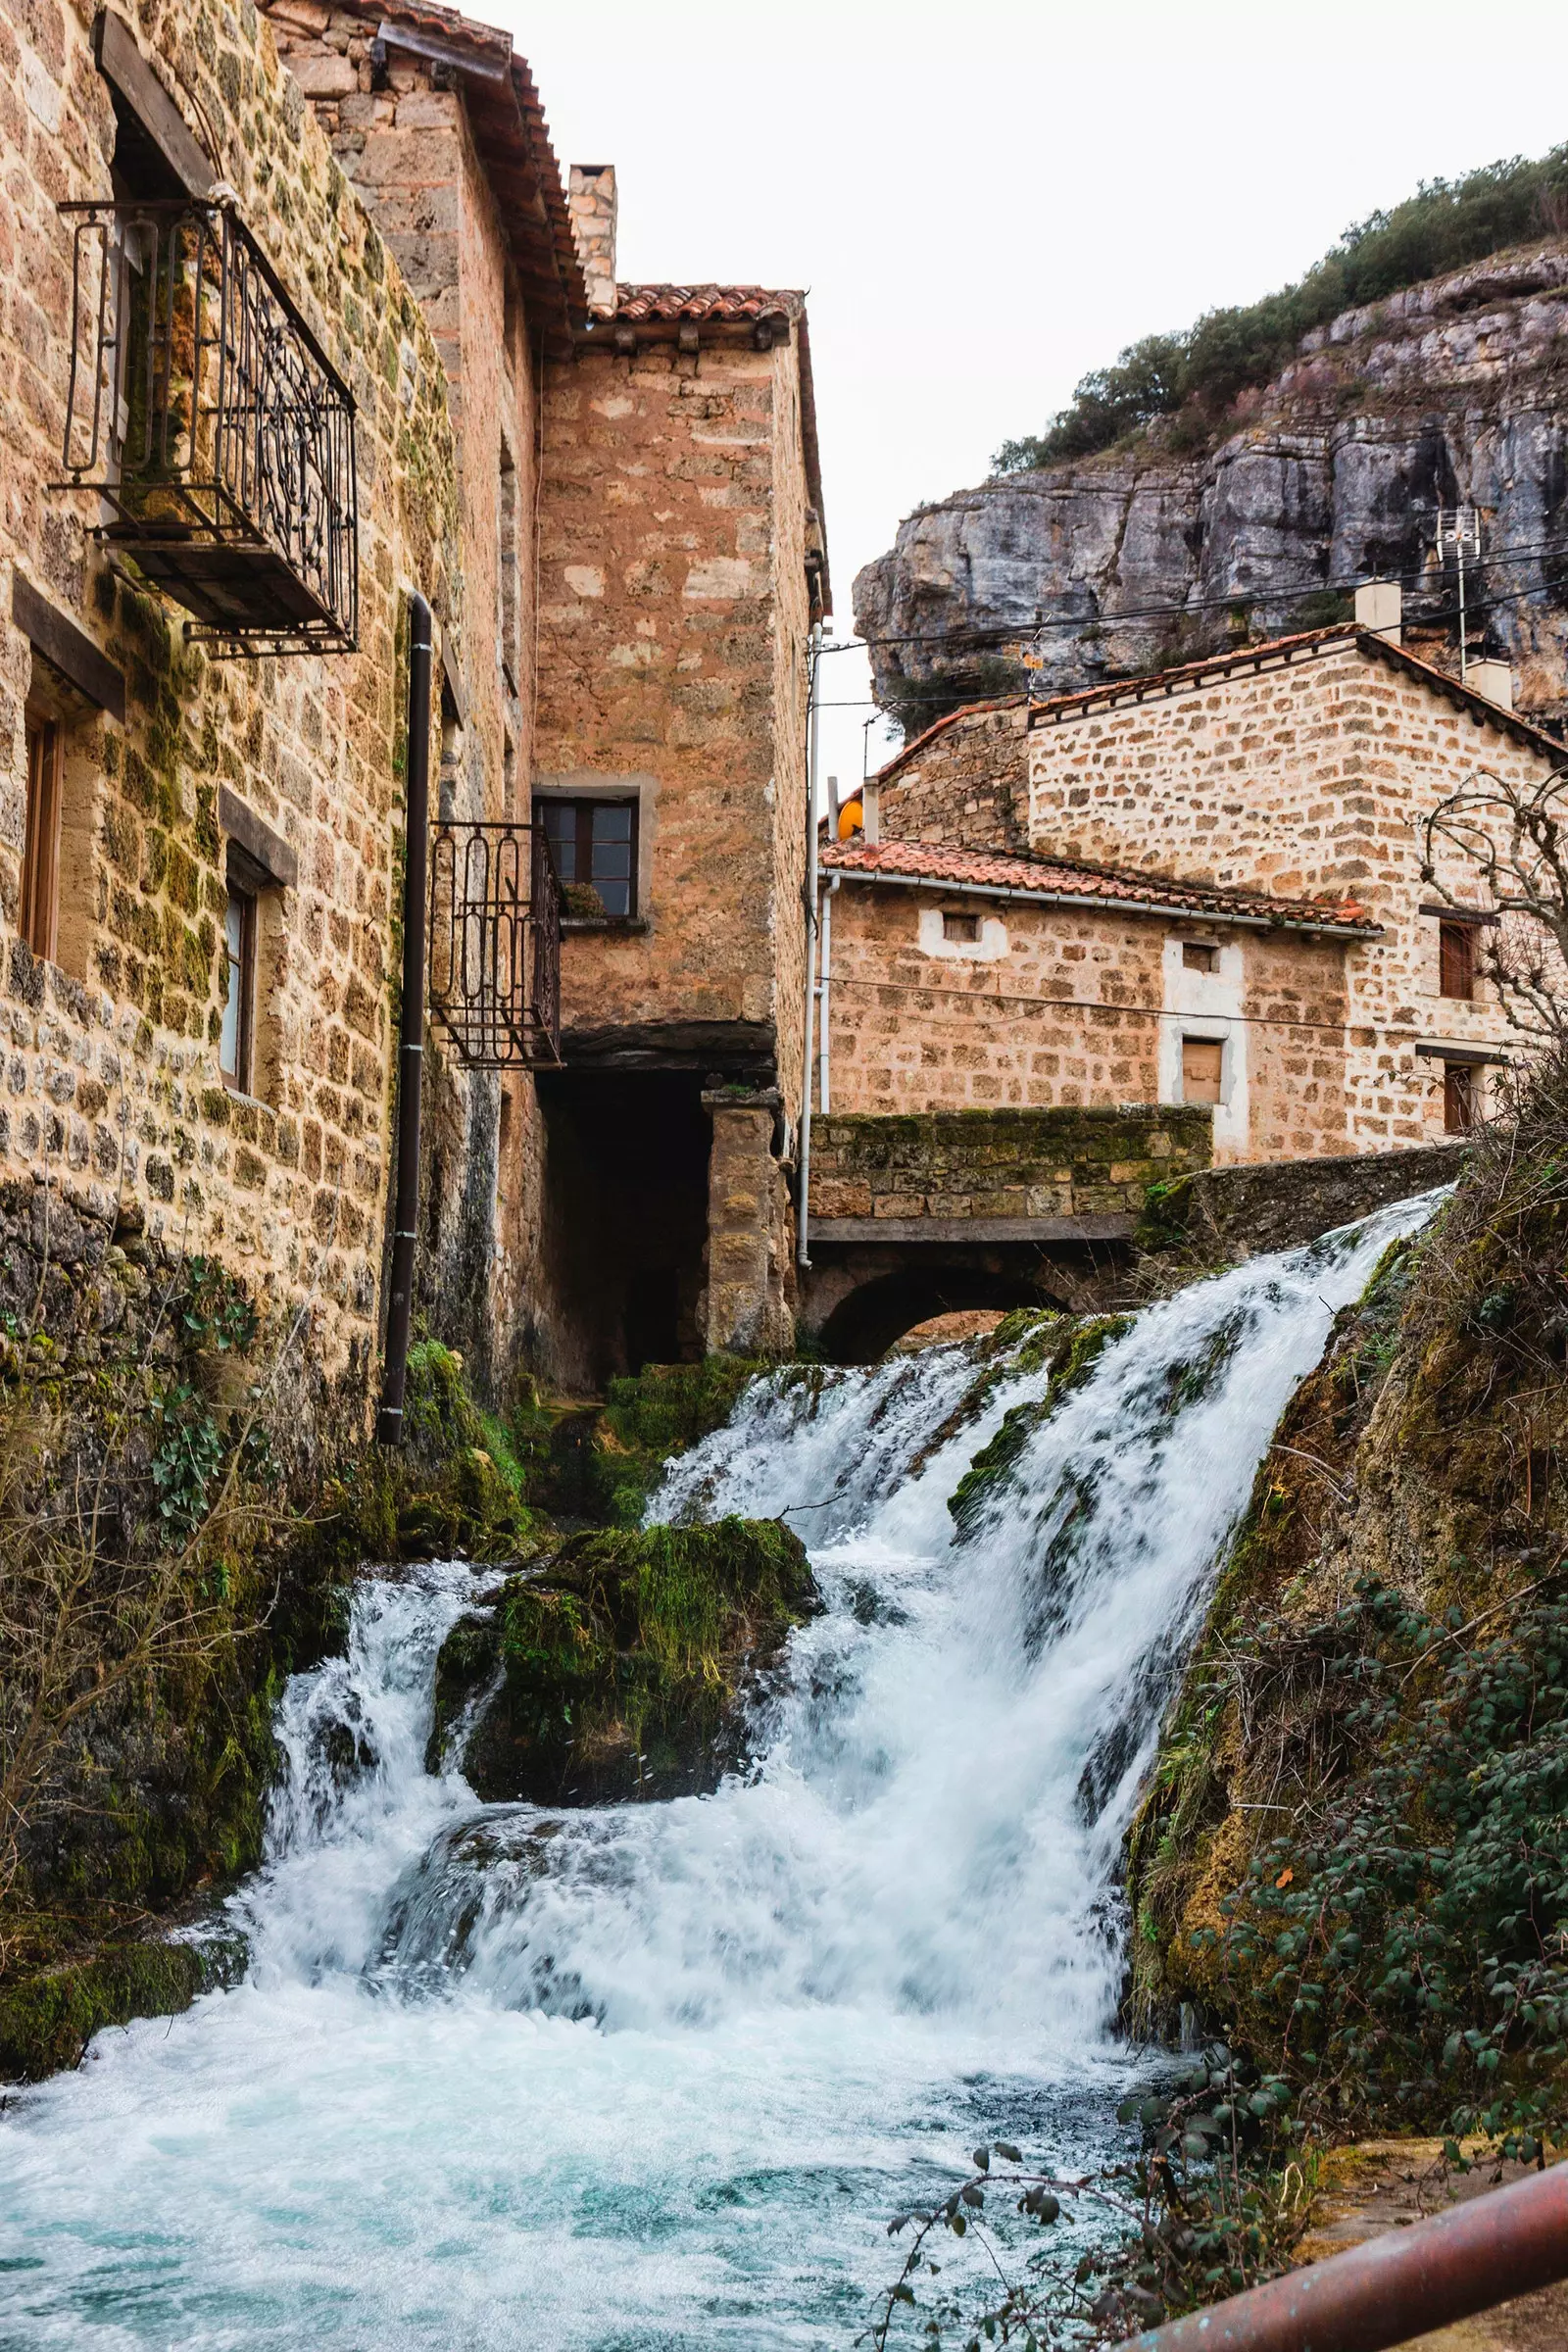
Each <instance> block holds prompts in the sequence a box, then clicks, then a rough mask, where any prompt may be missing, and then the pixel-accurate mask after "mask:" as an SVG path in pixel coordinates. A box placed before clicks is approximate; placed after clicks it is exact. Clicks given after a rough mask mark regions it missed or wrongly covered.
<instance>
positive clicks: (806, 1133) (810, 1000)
mask: <svg viewBox="0 0 1568 2352" xmlns="http://www.w3.org/2000/svg"><path fill="white" fill-rule="evenodd" d="M821 667H822V623H821V622H820V621H819V620H816V621H813V622H812V623H811V652H810V672H809V675H810V685H809V689H808V693H807V701H806V730H807V746H808V749H807V785H806V1068H805V1072H804V1080H805V1083H804V1084H803V1086H802V1089H801V1146H800V1169H799V1180H800V1198H799V1200H798V1201H797V1203H796V1210H795V1262H796V1264H797V1265H798V1266H809V1264H810V1262H811V1237H810V1230H809V1220H810V1213H811V1212H810V1199H811V1032H812V1026H813V1015H814V1013H815V1010H816V970H815V965H816V894H817V855H816V769H817V760H818V757H819V754H820V749H821V732H822V721H821V714H820V711H819V709H818V705H817V683H818V679H819V677H820V674H821Z"/></svg>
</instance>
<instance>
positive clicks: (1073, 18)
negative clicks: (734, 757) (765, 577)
mask: <svg viewBox="0 0 1568 2352" xmlns="http://www.w3.org/2000/svg"><path fill="white" fill-rule="evenodd" d="M466 7H467V12H468V13H469V14H471V15H474V16H478V17H483V18H486V19H493V21H495V22H497V23H501V24H504V25H507V26H508V28H509V29H510V30H511V32H512V34H513V36H514V39H515V42H516V45H517V47H518V49H519V50H520V51H521V52H522V54H523V55H524V56H525V57H526V58H527V59H528V61H529V64H530V65H531V67H532V69H533V73H534V77H535V80H536V82H537V84H538V87H539V91H540V95H541V97H542V99H543V101H544V107H545V112H546V115H547V116H548V118H549V122H550V125H551V131H552V135H553V138H554V142H555V148H556V153H557V155H558V157H559V158H560V160H561V164H562V167H563V172H564V169H565V167H566V166H567V165H568V164H571V163H593V164H603V163H613V165H614V166H615V168H616V174H617V181H618V187H619V197H620V224H619V257H618V274H619V275H620V277H621V278H622V279H624V280H627V281H637V280H642V281H647V280H653V279H665V280H674V281H676V282H682V283H690V282H693V281H701V280H705V279H719V280H723V281H730V282H734V281H741V282H745V283H750V284H762V285H769V286H798V287H802V288H804V289H805V290H806V291H807V293H808V296H809V317H810V325H811V356H812V363H813V369H814V374H815V383H816V406H817V417H818V427H819V432H820V438H821V448H822V470H823V492H824V504H825V507H826V511H827V514H826V519H827V530H828V543H829V552H830V558H831V564H832V573H833V588H834V602H835V607H836V614H835V626H836V633H837V635H838V636H839V637H841V638H848V637H850V636H851V635H852V634H853V630H854V600H853V593H852V591H853V584H854V579H855V574H856V572H857V571H858V569H859V567H860V565H861V564H865V563H867V562H868V561H869V560H870V559H871V558H872V557H874V556H877V555H880V554H881V553H882V552H883V551H884V550H885V549H886V548H888V547H891V545H892V544H893V538H894V533H895V531H896V530H897V528H898V524H899V521H900V519H901V517H902V516H904V515H907V514H908V513H909V511H910V510H911V509H912V508H914V507H916V506H918V505H920V504H921V503H922V502H924V501H926V500H930V499H937V498H941V497H943V496H945V495H946V494H947V493H948V492H949V491H951V490H956V489H959V488H962V487H964V486H966V485H968V484H971V483H974V482H977V481H980V480H983V479H984V477H985V475H986V473H987V471H988V470H989V465H990V460H991V456H992V453H993V452H994V451H995V449H996V448H997V447H998V445H999V443H1001V442H1002V441H1003V440H1005V439H1006V438H1007V437H1008V436H1009V435H1013V434H1020V433H1028V432H1036V431H1039V430H1040V429H1041V427H1042V426H1043V425H1044V423H1045V422H1046V420H1047V418H1048V417H1050V416H1051V415H1052V414H1053V413H1054V411H1055V410H1056V409H1057V408H1059V407H1060V406H1061V405H1062V404H1063V402H1065V401H1066V400H1067V399H1069V398H1070V397H1071V394H1072V389H1073V386H1074V385H1075V383H1076V382H1077V381H1078V379H1079V377H1080V376H1081V375H1083V374H1084V373H1085V372H1086V371H1087V370H1088V369H1089V368H1094V367H1098V366H1100V365H1103V363H1104V362H1105V361H1107V360H1110V359H1113V358H1114V357H1115V355H1116V353H1117V352H1118V351H1119V350H1120V349H1121V348H1122V347H1123V346H1124V345H1125V344H1127V343H1130V342H1132V341H1133V340H1135V339H1136V338H1137V337H1138V336H1140V335H1144V334H1149V333H1152V332H1153V331H1155V330H1156V329H1161V328H1173V327H1180V326H1184V325H1186V324H1188V323H1189V322H1190V321H1191V320H1192V319H1195V318H1197V317H1198V316H1199V315H1200V314H1201V312H1203V311H1204V310H1207V309H1210V308H1212V307H1214V306H1215V305H1218V304H1223V303H1233V302H1248V301H1250V300H1252V299H1254V298H1255V297H1256V296H1258V295H1260V294H1263V293H1266V292H1268V291H1269V290H1270V289H1271V288H1272V287H1275V286H1278V285H1281V284H1284V283H1286V282H1287V281H1288V280H1290V279H1292V278H1294V277H1297V276H1299V274H1300V272H1301V271H1302V270H1305V269H1306V268H1307V267H1308V266H1309V265H1310V264H1311V263H1312V262H1313V261H1315V260H1316V259H1317V257H1318V255H1319V254H1321V253H1322V252H1323V251H1324V250H1325V249H1326V248H1327V247H1328V246H1329V245H1331V244H1332V243H1333V241H1334V240H1335V238H1336V237H1337V236H1338V235H1339V234H1340V232H1341V230H1342V229H1344V228H1345V227H1346V226H1347V224H1348V222H1350V221H1355V220H1359V219H1361V218H1362V217H1364V216H1365V215H1366V214H1367V213H1369V212H1371V211H1373V210H1375V209H1376V208H1377V207H1379V206H1383V205H1390V204H1394V203H1397V201H1398V200H1399V199H1400V198H1401V197H1402V196H1405V195H1408V194H1410V193H1411V192H1412V191H1413V190H1414V188H1415V186H1416V184H1417V182H1418V181H1420V180H1422V179H1428V178H1433V177H1444V178H1449V177H1452V176H1453V175H1455V174H1456V173H1458V172H1464V171H1466V170H1469V169H1471V168H1473V167H1474V166H1476V165H1478V164H1484V163H1490V162H1492V161H1494V160H1495V158H1496V157H1498V156H1505V155H1516V154H1525V155H1537V154H1541V153H1544V151H1545V149H1547V148H1548V147H1551V146H1554V145H1557V144H1559V143H1561V142H1562V141H1564V140H1568V9H1565V8H1564V7H1563V5H1562V0H1554V4H1551V5H1541V4H1538V0H1513V4H1512V5H1510V6H1508V7H1505V8H1498V7H1496V6H1494V7H1493V8H1492V9H1491V10H1483V9H1478V8H1475V7H1474V6H1467V7H1465V8H1463V9H1461V8H1459V7H1456V6H1448V5H1446V4H1445V0H1424V4H1423V5H1412V4H1411V0H1381V4H1380V0H1359V5H1344V4H1342V0H1318V5H1316V6H1314V7H1312V8H1310V9H1305V8H1299V7H1296V8H1285V7H1280V6H1273V5H1268V4H1267V0H1254V5H1252V6H1250V7H1243V6H1234V5H1225V4H1222V0H1186V4H1185V5H1181V6H1173V5H1169V4H1167V5H1164V6H1159V7H1153V6H1147V5H1144V4H1143V0H1121V4H1119V5H1117V6H1116V7H1114V8H1106V7H1101V8H1098V9H1097V8H1096V7H1094V6H1093V5H1092V4H1087V5H1086V4H1080V5H1076V6H1065V5H1061V4H1060V0H1048V4H1047V5H1042V6H1035V7H1028V6H1021V5H1016V4H1015V0H992V4H990V5H987V6H985V7H977V6H974V5H970V6H967V7H965V6H963V5H954V4H951V0H950V5H948V6H945V7H943V8H940V9H938V8H933V7H929V6H923V5H920V0H911V4H910V5H905V6H896V5H891V4H890V0H838V4H837V5H832V4H830V0H797V4H796V5H795V6H793V7H790V8H787V9H786V8H782V7H764V6H759V5H757V4H756V0H728V4H720V0H641V4H640V5H632V4H630V0H575V5H569V6H568V5H563V0H553V5H552V6H550V7H549V8H548V9H535V8H531V7H527V6H519V5H517V0H466ZM823 675H824V680H825V681H826V683H825V686H824V699H825V700H827V701H830V702H832V703H835V704H841V705H849V706H850V707H848V708H837V709H830V710H828V711H826V713H825V715H824V721H823V726H824V758H823V772H824V774H826V773H828V772H836V773H838V774H839V775H840V776H841V777H842V778H843V779H845V781H846V782H848V781H849V780H850V779H852V778H858V775H859V773H860V769H861V760H862V753H863V750H864V748H865V741H866V739H865V737H864V734H863V728H862V722H863V721H864V720H865V719H866V718H867V717H869V716H870V715H871V712H870V707H869V702H868V685H867V672H866V664H865V661H864V657H863V655H861V654H858V653H847V654H845V655H843V656H840V657H837V658H835V659H834V660H833V661H831V662H827V663H826V664H825V665H824V672H823ZM897 741H898V737H897V734H896V733H894V732H889V731H888V730H886V729H884V728H882V727H881V726H880V724H878V725H877V726H875V727H874V728H873V730H872V733H871V736H870V738H869V742H870V747H871V758H872V764H873V765H874V764H875V761H876V758H877V756H878V750H879V749H880V750H881V751H882V752H883V753H884V754H885V751H886V749H887V748H888V747H890V746H891V745H893V744H896V743H897Z"/></svg>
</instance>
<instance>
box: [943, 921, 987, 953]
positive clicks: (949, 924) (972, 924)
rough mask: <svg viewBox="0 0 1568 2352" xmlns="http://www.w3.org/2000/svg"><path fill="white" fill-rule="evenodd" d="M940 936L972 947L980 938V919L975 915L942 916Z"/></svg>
mask: <svg viewBox="0 0 1568 2352" xmlns="http://www.w3.org/2000/svg"><path fill="white" fill-rule="evenodd" d="M942 936H943V938H944V939H956V940H960V941H963V942H965V943H966V944H967V945H969V946H970V947H973V945H974V944H975V942H976V941H977V940H978V939H979V937H980V917H979V916H978V915H977V914H944V916H943V917H942Z"/></svg>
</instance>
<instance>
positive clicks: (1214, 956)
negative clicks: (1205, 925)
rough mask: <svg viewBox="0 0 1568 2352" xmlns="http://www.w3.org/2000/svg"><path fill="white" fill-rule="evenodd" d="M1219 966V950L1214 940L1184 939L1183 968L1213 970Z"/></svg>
mask: <svg viewBox="0 0 1568 2352" xmlns="http://www.w3.org/2000/svg"><path fill="white" fill-rule="evenodd" d="M1218 968H1219V950H1218V948H1216V947H1215V946H1214V944H1213V942H1212V940H1207V939H1184V940H1183V941H1182V969H1183V971H1187V972H1212V971H1217V970H1218Z"/></svg>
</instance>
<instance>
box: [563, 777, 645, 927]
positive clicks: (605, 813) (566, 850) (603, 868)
mask: <svg viewBox="0 0 1568 2352" xmlns="http://www.w3.org/2000/svg"><path fill="white" fill-rule="evenodd" d="M539 813H540V815H541V816H542V818H543V820H544V828H545V833H546V835H547V837H548V839H549V842H550V847H551V849H552V851H553V852H554V853H555V859H556V872H557V873H558V874H559V875H560V877H561V885H562V888H563V890H564V892H565V894H566V907H565V912H566V915H567V918H568V920H570V919H575V920H577V921H584V920H587V921H594V920H599V921H603V920H604V919H605V918H606V917H607V916H608V917H609V918H610V919H611V920H612V921H613V920H615V919H617V918H624V917H625V916H627V915H632V914H635V913H636V911H637V804H636V802H635V801H541V802H540V804H539Z"/></svg>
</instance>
